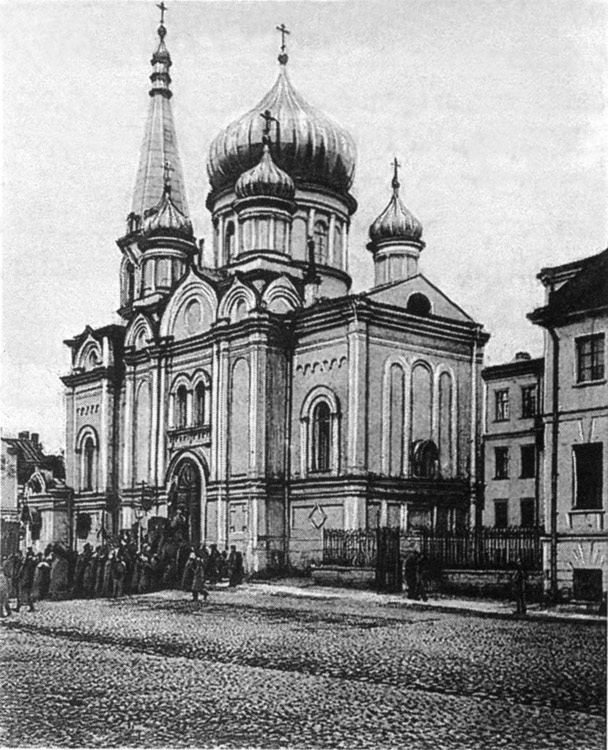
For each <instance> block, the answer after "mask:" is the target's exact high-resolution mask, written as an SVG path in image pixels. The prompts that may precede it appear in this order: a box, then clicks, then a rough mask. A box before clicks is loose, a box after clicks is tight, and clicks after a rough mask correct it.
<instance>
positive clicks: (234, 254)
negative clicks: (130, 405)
mask: <svg viewBox="0 0 608 750" xmlns="http://www.w3.org/2000/svg"><path fill="white" fill-rule="evenodd" d="M277 28H278V30H279V31H280V32H281V34H282V37H283V44H282V46H281V53H280V55H279V57H278V61H279V75H278V78H277V81H276V83H275V84H274V86H273V87H272V88H271V90H270V91H269V92H268V93H267V94H266V96H265V97H264V98H263V99H262V100H261V101H260V102H259V103H258V104H257V105H256V106H255V107H253V109H251V110H250V111H249V112H247V114H245V115H243V116H242V117H241V118H239V119H238V120H235V121H234V122H232V123H231V124H230V125H228V126H227V127H226V128H225V129H224V130H222V131H221V132H220V133H219V134H218V135H217V136H216V138H215V139H214V140H213V142H212V144H211V148H210V151H209V159H208V165H207V170H208V175H209V182H210V183H211V191H210V193H209V196H208V198H207V207H208V209H209V210H210V211H211V214H212V219H213V226H214V239H213V245H214V257H215V265H216V267H218V268H220V267H221V268H226V267H228V268H229V269H231V270H238V271H240V272H241V273H253V274H254V275H255V274H256V273H268V272H271V273H277V274H282V273H287V274H289V275H291V276H292V277H293V278H294V279H296V280H300V281H301V280H303V278H304V276H305V274H306V269H307V267H308V263H309V253H308V245H309V241H310V240H311V239H312V240H313V241H314V247H315V253H314V254H315V259H314V260H315V265H316V270H317V272H318V274H319V276H320V278H321V294H322V295H324V296H327V297H335V296H339V295H342V294H345V293H346V292H347V291H348V289H349V288H350V284H351V279H350V276H349V274H348V257H347V255H348V231H349V226H350V217H351V215H352V214H353V213H354V211H355V210H356V207H357V204H356V201H355V199H354V198H353V196H352V195H351V194H350V192H349V191H350V187H351V185H352V181H353V176H354V170H355V144H354V141H353V139H352V137H351V136H350V134H349V133H348V132H347V131H345V130H344V129H343V128H342V127H340V126H339V125H338V124H336V123H335V122H333V121H332V120H331V119H330V118H329V117H327V116H326V115H325V114H323V113H322V112H319V111H318V110H316V109H314V108H313V107H311V106H310V105H309V104H308V103H307V102H306V101H305V100H304V99H303V98H302V97H301V96H300V94H299V93H298V92H297V91H296V90H295V88H294V87H293V85H292V83H291V81H290V79H289V76H288V73H287V63H288V59H289V58H288V56H287V54H286V51H285V34H287V33H289V32H288V31H287V29H285V27H284V26H280V27H277ZM271 133H272V139H271V138H270V134H271ZM275 172H277V174H278V173H280V175H282V176H280V175H279V177H277V174H275ZM262 173H264V174H266V173H268V174H267V175H266V176H267V177H268V178H269V180H270V182H268V180H266V177H264V176H263V174H262ZM276 179H278V182H277V184H276V185H275V184H274V182H273V180H276ZM266 182H268V185H267V184H266ZM271 183H272V184H271ZM290 184H293V187H294V191H293V195H292V192H291V187H290ZM254 193H255V195H254ZM279 204H280V205H279Z"/></svg>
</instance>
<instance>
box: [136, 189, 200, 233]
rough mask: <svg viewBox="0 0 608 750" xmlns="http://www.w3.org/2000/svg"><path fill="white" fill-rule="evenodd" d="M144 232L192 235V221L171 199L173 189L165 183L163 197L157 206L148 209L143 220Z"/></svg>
mask: <svg viewBox="0 0 608 750" xmlns="http://www.w3.org/2000/svg"><path fill="white" fill-rule="evenodd" d="M143 232H144V234H148V235H150V234H167V233H169V234H181V235H183V236H185V237H188V238H191V237H192V222H191V221H190V219H189V218H188V217H187V216H186V215H185V214H183V213H182V212H181V211H180V210H179V208H177V206H176V205H175V203H173V201H172V200H171V190H170V189H169V186H167V185H165V190H164V191H163V197H162V198H161V199H160V202H159V203H158V205H157V206H155V207H154V208H152V209H150V210H149V211H146V213H145V215H144V222H143Z"/></svg>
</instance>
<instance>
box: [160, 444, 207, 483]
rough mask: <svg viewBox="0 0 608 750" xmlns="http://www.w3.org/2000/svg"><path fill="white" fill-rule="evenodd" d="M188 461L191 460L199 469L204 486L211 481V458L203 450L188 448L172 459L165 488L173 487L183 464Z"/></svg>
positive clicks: (166, 473) (168, 467) (166, 475)
mask: <svg viewBox="0 0 608 750" xmlns="http://www.w3.org/2000/svg"><path fill="white" fill-rule="evenodd" d="M186 459H190V460H191V461H193V462H194V463H195V464H196V466H197V467H198V469H199V471H200V474H201V482H202V484H203V486H204V485H205V484H206V483H207V481H208V479H209V458H208V456H207V454H206V452H205V450H204V449H203V448H187V449H186V450H183V451H180V452H179V453H176V454H175V456H173V458H172V459H171V461H170V463H169V466H167V471H166V472H165V486H166V487H167V489H169V488H170V487H171V483H172V482H173V480H174V479H175V478H176V477H177V473H178V470H179V468H180V465H181V463H182V462H183V461H185V460H186Z"/></svg>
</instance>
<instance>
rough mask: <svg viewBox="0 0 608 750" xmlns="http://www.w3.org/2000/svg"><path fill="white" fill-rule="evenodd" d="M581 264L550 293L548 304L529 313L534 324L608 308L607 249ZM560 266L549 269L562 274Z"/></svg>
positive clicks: (555, 321) (557, 321)
mask: <svg viewBox="0 0 608 750" xmlns="http://www.w3.org/2000/svg"><path fill="white" fill-rule="evenodd" d="M580 264H581V267H580V270H579V271H578V272H577V273H576V274H575V275H574V276H573V277H572V278H571V279H569V280H568V281H566V283H565V284H563V285H562V286H561V287H559V289H557V290H556V291H554V292H551V293H550V294H549V302H548V304H546V305H545V306H544V307H539V308H537V309H536V310H534V311H533V312H532V313H530V314H529V315H528V318H529V319H530V320H531V321H532V322H533V323H536V324H538V325H543V324H544V323H548V322H553V323H559V321H565V320H566V319H567V318H569V317H570V316H573V315H575V316H576V315H581V314H588V315H596V314H597V313H599V312H603V311H605V310H608V249H606V250H604V251H603V252H601V253H599V254H598V255H592V256H590V257H589V258H585V259H583V260H582V261H580ZM566 265H567V266H570V265H571V264H566ZM561 268H562V267H560V266H557V267H556V268H554V269H550V270H551V271H553V272H554V273H559V272H560V269H561ZM547 270H548V269H544V271H547Z"/></svg>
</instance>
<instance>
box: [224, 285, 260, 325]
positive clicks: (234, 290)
mask: <svg viewBox="0 0 608 750" xmlns="http://www.w3.org/2000/svg"><path fill="white" fill-rule="evenodd" d="M256 305H257V296H256V294H255V292H254V291H253V289H252V288H251V287H249V286H247V285H246V284H243V282H242V281H241V280H240V279H237V278H235V279H234V281H233V283H232V286H231V287H230V289H229V290H228V292H227V293H226V294H225V295H224V297H223V298H222V300H221V302H220V304H219V307H218V318H228V319H229V320H230V322H231V323H236V322H237V321H238V320H242V319H243V318H244V317H246V315H248V314H249V313H250V312H251V310H253V309H254V308H255V307H256Z"/></svg>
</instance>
